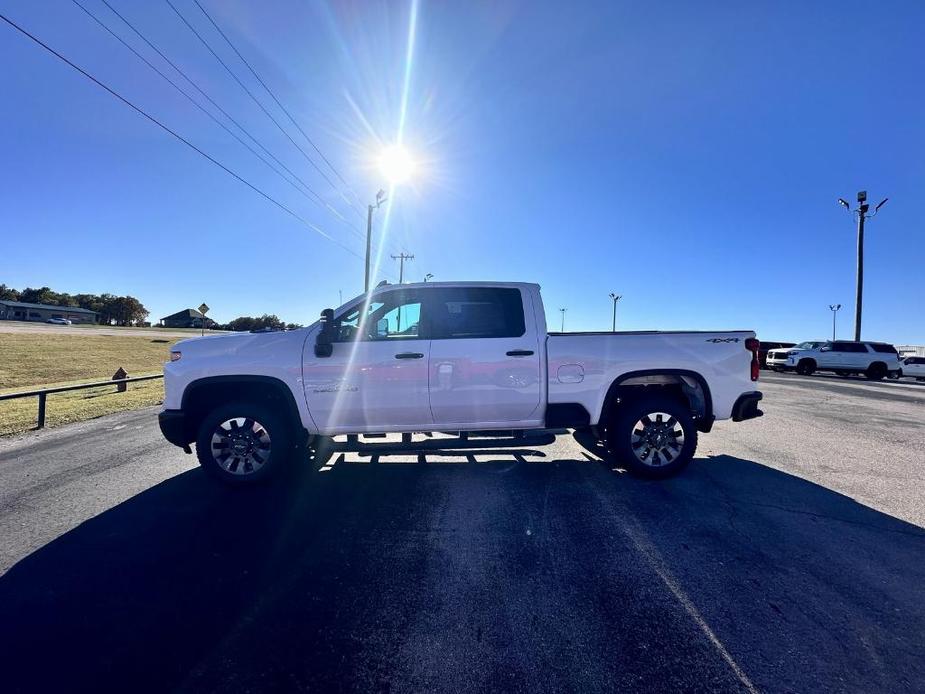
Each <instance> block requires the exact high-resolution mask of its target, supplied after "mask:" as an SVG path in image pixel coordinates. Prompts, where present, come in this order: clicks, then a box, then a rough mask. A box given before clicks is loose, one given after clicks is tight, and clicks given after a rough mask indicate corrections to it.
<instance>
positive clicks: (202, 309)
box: [199, 304, 209, 314]
mask: <svg viewBox="0 0 925 694" xmlns="http://www.w3.org/2000/svg"><path fill="white" fill-rule="evenodd" d="M208 311H209V306H208V304H199V313H203V314H204V313H207V312H208Z"/></svg>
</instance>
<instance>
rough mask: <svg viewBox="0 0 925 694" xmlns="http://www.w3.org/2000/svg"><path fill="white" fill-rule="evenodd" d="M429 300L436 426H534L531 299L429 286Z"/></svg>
mask: <svg viewBox="0 0 925 694" xmlns="http://www.w3.org/2000/svg"><path fill="white" fill-rule="evenodd" d="M525 300H526V301H528V302H530V303H529V304H528V305H529V307H530V310H529V311H528V312H526V313H525V311H524V301H525ZM427 301H428V305H427V310H428V316H429V323H428V325H429V327H430V330H431V333H430V335H431V338H432V340H431V348H430V408H431V411H432V413H433V417H434V422H435V425H436V426H437V427H443V428H447V429H450V430H452V429H453V428H454V427H455V426H456V425H459V427H460V428H464V427H473V426H475V427H483V428H504V427H505V426H506V425H508V426H511V427H514V426H535V425H537V424H538V423H539V421H540V420H542V418H543V415H544V413H543V408H542V407H540V379H541V378H542V377H543V374H542V373H541V367H542V366H544V365H541V364H540V353H541V350H540V344H539V339H540V336H539V334H538V331H537V328H536V324H535V319H534V317H533V310H532V301H531V300H530V297H529V296H526V295H524V294H523V293H522V291H521V290H520V289H518V288H516V287H445V288H437V287H434V288H431V289H430V290H429V291H428V299H427Z"/></svg>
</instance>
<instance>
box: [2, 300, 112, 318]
mask: <svg viewBox="0 0 925 694" xmlns="http://www.w3.org/2000/svg"><path fill="white" fill-rule="evenodd" d="M99 315H100V314H99V313H97V312H96V311H91V310H90V309H87V308H78V307H77V306H54V305H52V304H27V303H24V302H22V301H8V300H6V299H2V300H0V320H23V321H34V322H44V321H47V320H49V319H50V318H65V319H67V320H69V321H71V322H72V323H96V322H97V321H98V320H99Z"/></svg>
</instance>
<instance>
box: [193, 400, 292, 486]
mask: <svg viewBox="0 0 925 694" xmlns="http://www.w3.org/2000/svg"><path fill="white" fill-rule="evenodd" d="M293 448H294V446H293V433H292V428H291V427H290V426H289V425H288V423H287V422H286V421H285V419H283V418H282V417H280V416H279V415H278V414H277V413H276V412H274V411H273V410H272V409H270V408H267V407H263V406H260V405H254V404H250V403H244V402H241V403H230V404H228V405H222V406H221V407H218V408H216V409H214V410H212V412H210V413H209V414H208V415H206V416H205V418H204V419H203V420H202V424H201V425H200V427H199V434H198V436H197V437H196V457H197V458H198V459H199V464H200V465H202V467H203V468H204V469H205V470H206V472H208V473H209V474H210V475H212V476H213V477H216V478H218V479H220V480H222V481H223V482H227V483H228V484H233V485H246V484H253V483H255V482H260V481H262V480H265V479H266V478H268V477H269V476H270V475H272V474H274V473H275V472H276V471H277V470H278V469H279V468H282V467H284V466H285V464H286V462H287V459H289V458H291V457H292V453H293Z"/></svg>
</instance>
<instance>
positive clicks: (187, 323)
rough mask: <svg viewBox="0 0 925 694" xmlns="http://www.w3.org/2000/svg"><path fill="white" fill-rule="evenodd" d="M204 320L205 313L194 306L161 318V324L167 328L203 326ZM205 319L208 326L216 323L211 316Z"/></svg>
mask: <svg viewBox="0 0 925 694" xmlns="http://www.w3.org/2000/svg"><path fill="white" fill-rule="evenodd" d="M202 320H203V315H202V314H201V313H199V311H197V310H196V309H194V308H187V309H184V310H182V311H177V312H176V313H172V314H170V315H169V316H164V317H163V318H161V320H160V325H162V326H164V327H165V328H201V327H202ZM205 321H206V327H207V328H208V327H210V326H212V325H215V321H214V320H212V319H211V318H206V319H205Z"/></svg>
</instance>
